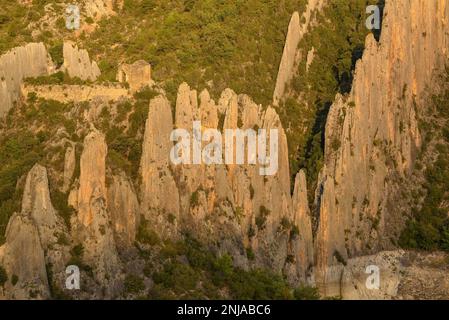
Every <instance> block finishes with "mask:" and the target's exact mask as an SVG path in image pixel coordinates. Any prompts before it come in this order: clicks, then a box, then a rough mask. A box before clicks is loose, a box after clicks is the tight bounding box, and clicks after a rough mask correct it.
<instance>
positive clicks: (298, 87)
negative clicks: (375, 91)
mask: <svg viewBox="0 0 449 320" xmlns="http://www.w3.org/2000/svg"><path fill="white" fill-rule="evenodd" d="M368 3H369V4H372V3H371V2H370V1H367V0H353V1H345V0H336V1H331V2H330V3H329V4H328V5H327V6H326V7H325V8H324V9H323V11H322V12H321V14H318V18H317V20H318V24H317V25H316V26H315V27H314V28H313V29H312V30H311V32H309V33H308V34H306V35H305V36H304V38H303V40H302V41H301V42H300V44H299V48H300V49H301V52H302V55H303V59H302V61H301V62H300V64H299V67H298V73H297V76H296V77H295V78H294V79H293V80H292V82H291V84H290V90H291V91H292V96H291V97H290V98H288V99H287V100H286V101H284V102H283V103H281V105H280V107H279V108H278V109H279V113H280V117H281V120H282V122H283V124H284V127H285V129H286V133H287V138H288V144H289V156H290V169H291V174H292V175H295V174H296V173H297V172H298V171H299V169H301V168H304V169H306V172H307V178H308V179H307V180H308V183H309V185H310V187H309V192H310V195H311V196H312V194H313V193H314V190H315V181H316V179H317V176H318V172H319V170H320V169H321V167H322V164H323V150H324V126H325V123H326V118H327V113H328V111H329V108H330V106H331V104H332V103H333V101H334V99H335V95H336V94H337V93H338V92H340V93H342V94H345V93H348V92H349V91H350V90H351V85H352V80H353V71H354V68H355V63H356V61H357V59H359V58H360V57H361V55H362V52H363V49H364V44H365V37H366V35H367V34H368V33H369V30H367V29H366V26H365V11H366V6H367V4H368ZM311 50H313V52H314V55H313V56H314V59H313V61H312V63H311V64H310V65H309V66H307V62H306V59H305V57H307V54H308V52H310V51H311ZM293 181H294V179H293Z"/></svg>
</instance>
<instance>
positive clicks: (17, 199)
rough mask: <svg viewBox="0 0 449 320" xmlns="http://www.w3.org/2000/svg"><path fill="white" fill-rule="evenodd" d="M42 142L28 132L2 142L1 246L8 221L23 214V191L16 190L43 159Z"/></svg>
mask: <svg viewBox="0 0 449 320" xmlns="http://www.w3.org/2000/svg"><path fill="white" fill-rule="evenodd" d="M41 143H42V140H41V139H40V136H36V135H35V134H33V133H32V132H30V131H28V130H23V131H18V132H14V133H11V134H9V135H6V136H3V137H1V138H0V163H1V164H2V165H1V166H0V244H2V243H3V242H4V240H5V239H4V235H5V231H6V226H7V225H8V221H9V218H10V217H11V216H12V214H13V213H14V212H17V211H19V210H20V203H21V199H22V188H20V187H19V188H17V182H18V180H19V178H20V177H22V176H23V175H25V174H26V173H27V172H28V171H29V170H30V169H31V168H32V167H33V165H34V164H35V163H37V162H39V160H40V159H41V158H42V148H41Z"/></svg>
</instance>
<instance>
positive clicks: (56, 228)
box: [0, 165, 64, 299]
mask: <svg viewBox="0 0 449 320" xmlns="http://www.w3.org/2000/svg"><path fill="white" fill-rule="evenodd" d="M61 229H62V228H61V224H60V222H58V218H57V216H56V211H55V209H54V208H53V205H52V204H51V200H50V192H49V189H48V178H47V170H46V169H45V168H44V167H42V166H40V165H35V166H34V167H33V168H32V170H31V171H30V172H29V173H28V176H27V179H26V183H25V190H24V193H23V199H22V211H21V212H20V213H15V214H14V215H13V217H12V218H11V219H10V221H9V223H8V227H7V230H6V243H5V244H4V245H3V247H2V248H1V250H0V264H1V265H3V266H4V268H5V269H6V272H7V274H8V275H9V279H10V281H8V283H7V284H6V288H5V289H6V290H5V292H6V297H7V298H13V299H30V298H37V299H46V298H49V297H50V290H49V284H48V279H47V271H46V258H45V256H44V252H48V259H49V260H48V261H53V260H52V258H53V252H49V251H52V250H53V246H55V245H56V234H57V233H58V232H60V231H61ZM55 249H59V248H55ZM63 254H64V252H63V250H61V251H60V253H59V256H60V257H61V256H62V255H63ZM14 275H15V276H16V277H17V283H16V284H15V285H13V284H12V283H11V279H12V277H13V276H14Z"/></svg>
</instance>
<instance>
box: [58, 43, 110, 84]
mask: <svg viewBox="0 0 449 320" xmlns="http://www.w3.org/2000/svg"><path fill="white" fill-rule="evenodd" d="M63 55H64V64H63V66H62V70H64V71H66V72H67V73H68V74H69V76H70V77H72V78H75V77H78V78H80V79H81V80H89V81H95V80H97V78H98V77H99V76H100V74H101V72H100V69H99V68H98V65H97V63H96V62H95V61H92V62H91V61H90V58H89V53H88V52H87V50H84V49H78V46H77V45H76V44H75V43H73V42H70V41H66V42H64V46H63Z"/></svg>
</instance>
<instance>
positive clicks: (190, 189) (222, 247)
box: [141, 83, 313, 282]
mask: <svg viewBox="0 0 449 320" xmlns="http://www.w3.org/2000/svg"><path fill="white" fill-rule="evenodd" d="M174 113H175V124H174V126H175V128H176V129H184V130H185V132H188V134H189V136H190V138H191V140H190V147H191V149H190V150H191V152H190V154H189V157H188V158H189V160H190V163H189V164H186V163H181V164H175V163H172V162H171V161H170V158H169V155H170V151H171V149H172V148H173V142H171V141H170V133H171V132H172V129H173V125H171V123H172V122H171V121H172V119H171V110H170V105H169V103H168V101H167V100H166V98H165V97H163V96H159V97H157V98H155V99H153V100H152V101H151V103H150V111H149V117H148V120H147V126H146V131H145V138H144V145H143V155H142V162H141V172H142V191H141V192H142V196H141V198H142V206H141V208H142V213H143V214H144V215H145V217H146V218H147V219H148V220H150V221H151V222H152V226H153V227H154V228H155V229H156V230H158V233H159V234H162V235H163V236H164V237H165V236H169V235H170V234H172V235H173V234H177V233H182V232H186V231H188V232H190V233H191V234H194V235H195V237H197V238H198V239H199V240H200V241H201V242H203V243H205V244H206V245H208V246H210V247H211V249H213V250H215V251H217V252H220V253H224V252H226V253H229V254H231V255H232V256H233V258H234V262H235V263H236V264H237V265H239V266H240V267H243V268H248V267H249V266H250V265H252V264H253V265H255V266H259V267H267V268H271V269H274V270H276V271H279V272H280V271H282V270H283V269H284V267H285V264H286V260H287V257H288V255H289V254H292V255H293V256H294V262H295V263H293V264H292V265H291V266H289V268H288V270H289V271H288V272H291V274H292V277H291V279H292V281H296V282H298V281H299V280H300V279H301V280H302V279H305V278H306V272H307V271H308V270H309V265H310V264H311V263H312V261H313V260H312V257H311V251H309V249H310V245H304V246H303V244H305V241H307V240H306V239H309V240H310V241H311V239H310V238H311V227H310V218H309V216H308V211H307V210H306V208H307V202H306V201H307V199H306V197H305V188H304V185H305V177H304V176H301V178H300V183H301V184H303V185H302V186H298V191H297V196H296V197H295V200H294V203H295V205H293V200H292V197H291V195H290V175H289V169H288V168H289V164H288V151H287V139H286V136H285V133H284V130H283V128H282V125H281V122H280V120H279V116H278V115H277V113H276V112H275V110H274V109H273V108H271V107H268V108H267V109H266V110H263V108H262V107H261V106H259V105H257V104H255V103H254V102H253V101H252V100H251V98H249V97H248V96H246V95H237V94H236V93H235V92H233V91H232V90H230V89H226V90H224V91H223V93H222V95H221V98H220V99H219V101H218V104H216V103H215V101H213V100H212V99H211V98H210V95H209V93H208V92H207V90H204V91H203V92H201V94H200V96H199V101H198V95H197V91H196V90H192V89H191V88H190V87H189V86H188V85H187V84H186V83H183V84H181V86H180V87H179V90H178V95H177V101H176V109H175V111H174ZM220 119H221V120H220ZM194 121H201V127H200V128H194V127H193V123H194ZM259 128H260V129H265V130H267V132H268V133H270V130H272V129H273V130H274V129H276V130H278V140H277V144H276V147H277V151H278V155H275V154H272V155H271V157H272V159H274V158H276V159H277V160H278V170H277V171H276V172H274V174H273V175H266V176H263V175H262V174H261V173H263V172H264V170H262V169H263V168H262V165H261V164H251V163H248V162H245V163H243V164H238V165H237V164H235V161H236V160H237V159H236V158H235V155H236V149H237V145H236V144H235V141H234V144H233V146H232V149H229V150H227V149H226V148H224V147H225V144H226V143H225V138H226V135H225V134H224V130H226V129H242V130H248V129H255V130H256V132H257V130H258V129H259ZM209 129H219V131H222V132H223V134H222V140H221V143H220V142H218V145H217V146H218V148H219V149H221V148H222V147H223V148H224V149H223V150H222V152H221V153H220V154H217V158H215V160H216V161H217V162H218V163H221V164H217V162H214V163H213V164H206V163H205V162H204V154H203V157H200V159H195V155H194V149H195V147H194V146H193V137H194V136H195V135H196V136H201V143H200V144H201V146H200V149H201V150H200V152H201V151H202V150H204V148H205V147H206V146H207V145H209V144H210V142H212V141H215V140H212V137H210V136H208V137H207V138H205V137H204V135H207V134H210V132H208V131H209ZM203 139H204V140H203ZM234 140H235V138H234ZM215 142H217V141H215ZM222 144H223V145H222ZM267 144H268V145H269V141H268V142H267ZM247 148H248V146H247V145H246V144H245V146H244V153H245V154H246V153H247V151H248V150H247ZM182 152H187V151H186V150H183V151H182ZM227 152H231V153H232V155H233V157H234V159H233V161H232V162H230V161H229V162H228V161H226V159H227V156H226V154H227ZM268 152H270V151H268ZM268 155H269V156H270V154H268ZM245 159H246V160H248V158H247V157H246V156H245ZM196 162H197V163H196ZM298 184H299V183H298ZM293 208H295V209H293ZM169 217H170V218H169ZM300 223H301V224H302V223H304V225H302V226H297V227H296V228H294V226H295V224H300ZM293 228H294V229H295V230H296V229H300V230H301V231H302V232H304V234H303V235H301V237H298V238H297V237H296V234H295V231H293V232H292V231H291V230H292V229H293ZM165 230H170V231H165ZM173 230H176V231H177V232H176V231H173ZM310 243H311V242H310ZM297 251H298V252H297ZM248 252H253V253H254V257H253V256H252V254H251V255H250V257H251V259H248V256H247V253H248ZM253 259H254V260H253ZM296 263H297V265H298V268H299V271H297V268H296Z"/></svg>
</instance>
